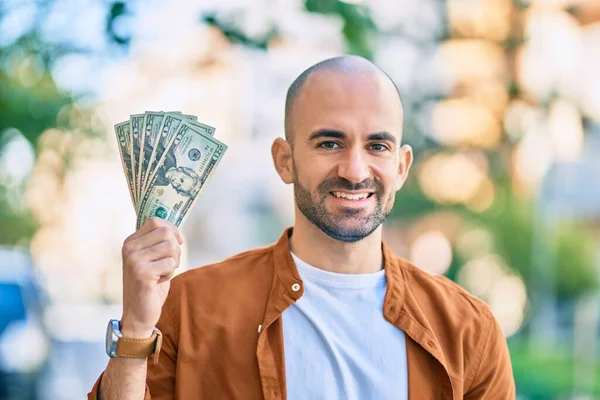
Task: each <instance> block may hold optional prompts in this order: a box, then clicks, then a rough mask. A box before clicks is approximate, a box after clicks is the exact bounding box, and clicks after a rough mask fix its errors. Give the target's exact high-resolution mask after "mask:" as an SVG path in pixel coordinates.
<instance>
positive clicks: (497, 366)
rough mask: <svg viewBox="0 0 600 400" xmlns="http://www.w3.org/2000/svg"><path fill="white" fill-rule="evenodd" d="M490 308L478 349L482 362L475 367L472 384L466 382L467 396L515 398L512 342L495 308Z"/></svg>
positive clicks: (469, 399)
mask: <svg viewBox="0 0 600 400" xmlns="http://www.w3.org/2000/svg"><path fill="white" fill-rule="evenodd" d="M486 311H488V312H487V314H488V316H487V317H488V318H486V320H487V321H486V324H485V325H484V329H483V331H482V335H481V337H482V340H481V342H480V344H479V346H477V349H476V351H477V353H478V357H477V358H476V360H478V361H477V363H476V365H474V366H473V367H472V370H471V374H470V377H471V383H469V382H466V383H467V385H465V388H467V390H466V392H465V395H464V399H465V400H472V399H486V400H514V399H515V397H516V391H515V381H514V377H513V371H512V366H511V362H510V354H509V352H508V345H507V344H506V339H505V337H504V334H503V333H502V329H501V328H500V325H499V324H498V322H497V321H496V319H495V318H494V316H493V315H492V314H491V311H489V309H488V310H486Z"/></svg>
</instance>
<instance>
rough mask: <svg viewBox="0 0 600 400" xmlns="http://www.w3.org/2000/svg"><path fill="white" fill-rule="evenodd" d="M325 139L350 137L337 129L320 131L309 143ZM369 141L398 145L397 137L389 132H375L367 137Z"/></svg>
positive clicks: (315, 132) (311, 137)
mask: <svg viewBox="0 0 600 400" xmlns="http://www.w3.org/2000/svg"><path fill="white" fill-rule="evenodd" d="M323 138H333V139H347V138H348V135H346V134H345V133H344V132H342V131H338V130H335V129H319V130H317V131H314V132H313V133H311V134H310V136H309V137H308V141H309V142H310V141H312V140H315V139H323ZM367 140H369V141H387V142H390V143H393V144H396V137H395V136H394V135H392V134H391V133H389V132H385V131H384V132H375V133H371V134H370V135H369V136H367Z"/></svg>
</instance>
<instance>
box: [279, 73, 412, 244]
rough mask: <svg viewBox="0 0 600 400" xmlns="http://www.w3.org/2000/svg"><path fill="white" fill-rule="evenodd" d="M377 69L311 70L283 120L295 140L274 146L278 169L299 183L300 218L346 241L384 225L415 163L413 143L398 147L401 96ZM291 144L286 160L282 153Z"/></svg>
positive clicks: (289, 179) (290, 181) (368, 233)
mask: <svg viewBox="0 0 600 400" xmlns="http://www.w3.org/2000/svg"><path fill="white" fill-rule="evenodd" d="M365 62H366V61H365ZM377 72H378V71H372V70H366V71H364V70H361V71H358V72H355V73H351V74H348V73H342V72H338V71H319V72H318V73H314V74H312V75H310V76H309V78H308V79H307V80H306V82H305V83H304V87H303V88H302V89H301V92H300V94H299V95H298V97H297V99H296V101H295V103H294V106H293V109H292V116H291V118H290V120H289V124H288V125H287V126H286V128H288V129H291V130H292V135H290V136H291V137H290V138H289V140H290V141H293V145H292V146H291V147H290V146H289V144H288V143H285V144H286V145H288V146H287V147H286V146H285V145H284V144H282V143H281V142H280V143H279V145H277V142H276V143H275V144H274V148H273V150H274V152H273V154H274V159H275V163H276V167H277V164H278V157H277V154H279V155H280V157H279V159H280V160H281V162H280V163H279V164H280V167H278V168H277V169H278V171H279V173H280V175H281V176H282V178H283V179H284V181H286V182H287V183H293V184H294V196H295V200H296V206H297V209H298V211H299V212H300V213H297V218H298V217H300V218H306V219H307V220H308V221H310V222H311V223H312V224H313V225H315V226H316V227H317V228H319V229H320V230H321V231H323V232H325V233H326V234H327V235H328V236H330V237H332V238H334V239H336V240H340V241H344V242H355V241H358V240H361V239H363V238H364V237H366V236H368V235H370V234H371V233H373V231H375V230H376V229H377V228H378V227H379V226H380V225H381V224H382V223H383V221H384V220H385V219H386V217H387V216H388V215H389V213H390V212H391V210H392V207H393V205H394V198H395V193H396V191H397V190H398V189H399V188H400V187H401V185H402V183H403V182H404V180H405V178H406V175H407V173H408V169H409V167H410V164H411V161H412V152H411V150H410V147H408V146H405V147H401V145H400V141H401V138H402V106H401V104H400V100H399V98H398V94H397V92H396V90H395V88H394V87H393V85H392V83H391V82H390V81H389V79H388V78H387V77H385V76H384V75H383V74H382V73H380V72H379V73H377ZM288 147H290V148H289V151H290V155H289V160H288V159H287V158H286V157H285V156H282V155H281V154H282V153H283V154H285V153H286V150H288ZM277 148H280V151H278V150H277ZM298 214H300V215H298Z"/></svg>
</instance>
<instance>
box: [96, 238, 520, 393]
mask: <svg viewBox="0 0 600 400" xmlns="http://www.w3.org/2000/svg"><path fill="white" fill-rule="evenodd" d="M290 233H291V229H288V230H287V231H286V232H284V234H283V235H282V236H281V238H280V239H279V241H278V242H277V243H276V244H274V245H270V246H267V247H263V248H259V249H255V250H251V251H248V252H245V253H242V254H239V255H237V256H234V257H231V258H229V259H227V260H224V261H223V262H220V263H218V264H214V265H210V266H207V267H204V268H198V269H194V270H192V271H188V272H186V273H184V274H181V275H179V276H177V277H176V278H174V279H173V281H172V284H171V290H170V292H169V295H168V296H167V300H166V302H165V305H164V307H163V310H162V315H161V317H160V321H159V323H158V327H159V329H161V331H162V332H163V335H164V339H163V347H162V351H161V354H160V360H159V363H158V364H157V365H156V366H154V365H152V361H151V360H150V361H149V363H148V378H147V389H146V399H150V398H151V397H152V399H153V400H157V399H172V398H177V399H182V400H184V399H219V400H220V399H244V400H250V399H269V400H275V399H282V400H283V399H286V382H285V379H286V377H285V362H284V348H283V330H282V318H281V315H282V313H283V311H284V310H285V309H286V308H287V307H289V306H290V304H292V303H294V302H295V301H296V300H298V299H299V298H300V297H301V296H302V294H303V291H304V288H303V285H302V280H301V279H300V277H299V275H298V271H297V269H296V266H295V265H294V262H293V260H292V257H291V254H290V248H289V241H288V238H289V234H290ZM382 247H383V256H384V267H385V274H386V277H387V284H388V287H387V293H386V296H385V301H384V307H383V310H382V312H383V314H384V316H385V318H386V319H387V320H388V321H389V322H390V323H391V324H394V325H395V326H397V327H398V329H402V330H403V331H404V332H405V333H406V352H407V361H408V393H409V399H410V400H417V399H418V400H427V399H448V400H449V399H463V398H464V399H502V400H505V399H514V398H515V386H514V380H513V375H512V368H511V364H510V357H509V353H508V348H507V345H506V341H505V339H504V336H503V334H502V331H501V330H500V328H499V326H498V323H497V322H496V320H495V319H494V317H493V316H492V314H491V312H490V310H489V308H488V307H487V306H486V305H485V304H484V303H483V302H482V301H480V300H478V299H477V298H475V297H473V296H471V295H469V294H468V293H467V292H465V291H464V290H463V289H461V288H460V287H459V286H457V285H456V284H454V283H453V282H451V281H450V280H448V279H446V278H444V277H442V276H435V275H430V274H428V273H427V272H424V271H422V270H420V269H418V268H416V267H415V266H413V265H411V264H410V263H408V262H407V261H405V260H403V259H401V258H399V257H397V256H395V255H394V254H393V253H392V252H391V250H390V249H389V248H388V247H387V246H386V245H385V244H382ZM292 287H293V288H292ZM294 289H295V290H294ZM376 336H377V332H373V340H377V338H376ZM99 382H100V379H99V380H98V382H96V385H95V386H94V388H93V389H92V392H91V393H90V394H89V395H88V399H89V400H91V399H94V400H95V399H96V398H97V391H98V386H99Z"/></svg>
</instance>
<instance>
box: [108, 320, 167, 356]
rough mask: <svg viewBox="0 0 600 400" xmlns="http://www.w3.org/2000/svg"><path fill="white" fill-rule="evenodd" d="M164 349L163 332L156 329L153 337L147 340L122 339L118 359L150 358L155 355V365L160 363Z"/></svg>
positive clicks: (118, 344) (118, 346)
mask: <svg viewBox="0 0 600 400" xmlns="http://www.w3.org/2000/svg"><path fill="white" fill-rule="evenodd" d="M161 347H162V332H161V331H160V330H159V329H158V328H155V329H154V332H153V333H152V336H150V337H149V338H147V339H132V338H126V337H121V338H119V341H118V342H117V348H116V353H117V357H125V358H148V357H149V356H150V355H152V354H154V360H153V362H154V365H156V364H157V363H158V356H159V354H160V349H161Z"/></svg>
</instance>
